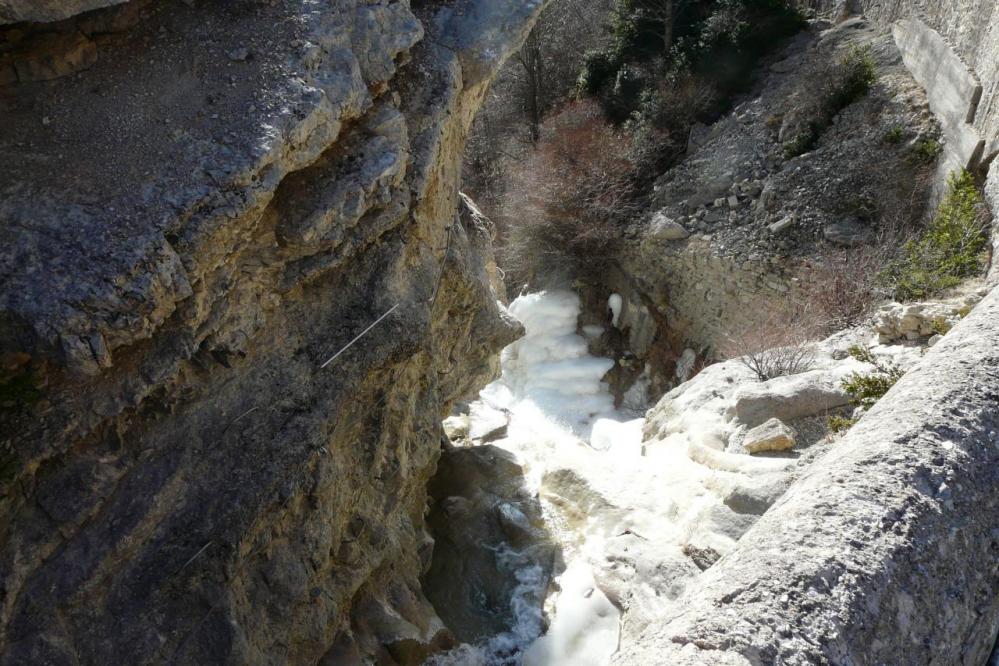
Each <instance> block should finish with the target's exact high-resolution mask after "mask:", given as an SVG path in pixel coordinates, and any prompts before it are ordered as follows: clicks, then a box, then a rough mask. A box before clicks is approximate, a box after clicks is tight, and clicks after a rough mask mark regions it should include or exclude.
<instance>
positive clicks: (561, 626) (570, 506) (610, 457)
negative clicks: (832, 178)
mask: <svg viewBox="0 0 999 666" xmlns="http://www.w3.org/2000/svg"><path fill="white" fill-rule="evenodd" d="M615 305H618V307H619V304H617V303H616V302H615V301H614V299H613V298H612V299H611V302H610V303H609V304H608V309H609V312H611V313H613V311H614V310H615ZM509 311H510V313H511V314H512V315H513V316H515V317H516V318H517V319H519V320H520V321H521V322H522V323H523V324H524V327H525V329H526V335H525V336H524V337H523V338H522V339H521V340H519V341H517V342H515V343H514V344H512V345H510V346H509V347H507V348H506V349H505V350H504V352H503V355H502V377H501V378H500V379H499V380H497V381H496V382H494V383H492V384H490V385H489V386H487V387H486V388H485V389H483V390H482V392H481V393H480V395H479V399H478V400H477V401H476V402H474V403H472V404H471V405H470V406H469V410H468V414H467V416H464V417H461V418H464V419H467V428H468V430H469V431H470V432H471V433H472V435H473V437H472V439H473V440H474V438H475V436H476V435H477V434H479V435H481V434H482V433H486V432H490V431H497V432H500V433H502V436H500V437H499V438H498V439H494V440H493V441H491V442H490V446H494V447H497V448H499V449H503V450H505V451H508V452H510V453H512V454H513V455H514V456H515V458H516V460H517V462H518V463H520V464H521V465H522V466H523V468H524V476H525V479H526V484H527V486H528V489H529V491H530V492H531V493H532V494H533V495H535V496H537V497H538V498H539V501H540V505H541V510H542V513H543V516H544V521H545V525H546V527H547V529H548V530H549V531H550V532H551V534H552V535H553V538H554V540H555V541H556V542H557V543H558V545H559V546H560V547H561V551H562V561H563V564H564V566H563V567H559V568H557V569H556V570H555V571H554V572H553V586H552V588H551V592H552V593H551V594H550V595H549V596H548V599H547V601H546V605H545V611H546V614H547V617H548V620H549V621H550V626H548V627H547V631H544V629H545V628H544V626H543V623H542V621H541V608H539V604H538V603H534V604H531V603H524V601H525V599H528V598H529V599H535V600H537V599H538V596H539V595H538V590H537V589H536V586H537V584H538V577H537V576H536V572H534V571H533V570H532V568H531V566H530V565H528V566H527V567H525V568H523V569H521V570H517V571H515V572H512V575H515V576H517V577H518V580H519V579H521V578H522V579H523V581H524V583H525V585H524V587H523V594H521V595H515V596H514V599H513V601H512V602H511V603H513V604H517V605H518V607H517V608H515V609H514V616H515V618H516V620H515V623H514V628H513V629H512V630H511V631H509V632H505V633H503V634H502V635H500V636H497V637H495V638H493V639H490V640H486V641H483V642H481V643H480V644H478V645H474V646H470V645H463V646H462V647H461V648H459V649H458V650H457V651H454V652H452V653H450V654H448V655H445V656H443V657H439V658H437V660H436V661H434V662H432V663H434V664H440V665H449V664H455V665H456V664H482V665H484V666H494V665H498V664H504V665H506V664H524V665H525V666H541V665H546V666H559V665H566V666H568V665H570V664H571V665H573V666H580V665H583V666H587V665H592V666H599V665H602V664H607V663H609V661H610V658H611V656H612V654H613V653H614V652H615V651H616V650H617V648H618V645H619V641H620V639H621V606H622V600H621V599H614V601H612V600H611V598H609V597H615V596H618V595H616V594H615V592H614V591H615V590H621V589H623V588H624V587H629V588H632V587H633V588H635V590H636V591H637V592H636V591H630V592H629V594H636V593H637V594H639V595H641V594H642V591H641V589H640V588H647V592H648V593H647V594H645V597H647V598H643V599H642V601H641V603H643V604H646V605H648V604H653V605H661V604H665V603H667V602H668V601H669V597H671V596H675V593H678V591H679V590H680V589H681V588H682V582H683V581H685V580H688V579H690V578H692V577H693V576H696V575H697V574H698V573H699V572H700V569H699V568H698V567H697V566H695V564H694V563H693V562H692V559H691V558H690V557H689V556H687V555H685V554H684V551H683V547H684V546H686V545H688V544H689V543H690V542H691V540H692V534H693V533H694V532H695V531H696V529H697V525H699V524H704V523H705V522H706V521H707V522H710V520H709V519H710V517H711V516H712V515H713V513H714V512H715V511H716V510H717V509H719V508H721V509H724V508H725V507H723V506H722V499H721V497H720V495H719V493H718V492H717V491H716V490H713V489H712V488H713V487H717V486H718V483H719V475H721V476H734V474H732V473H729V472H718V471H717V470H716V469H713V468H712V467H711V466H708V465H704V464H701V463H699V462H697V461H695V460H694V459H692V458H691V456H690V454H689V453H688V442H689V439H690V438H689V437H687V436H686V435H685V436H683V437H678V438H675V439H674V441H672V442H671V443H669V444H668V445H665V446H656V447H653V448H646V447H644V446H643V441H642V440H643V437H642V431H643V425H644V424H645V419H644V418H636V415H635V414H633V413H628V412H625V411H622V410H618V409H615V407H614V400H613V397H612V395H611V393H610V391H609V387H608V385H607V384H606V383H604V382H603V381H602V377H603V376H604V375H605V374H606V373H607V371H608V370H610V369H611V367H612V366H613V364H614V361H612V360H611V359H606V358H597V357H594V356H592V355H591V354H590V353H589V352H588V345H587V340H586V338H585V337H584V336H598V335H600V334H601V331H599V330H596V329H595V327H587V328H586V330H585V331H584V332H583V335H580V334H579V333H578V332H577V320H578V318H579V314H580V299H579V298H578V296H577V295H576V294H574V293H572V292H569V291H548V292H541V293H534V294H527V295H522V296H520V297H519V298H517V299H515V300H514V301H513V302H512V303H511V304H510V306H509ZM611 320H612V316H609V317H608V325H612V321H611ZM504 423H505V424H506V430H505V433H503V431H502V425H503V424H504ZM688 430H689V433H687V434H689V435H691V436H692V437H693V438H695V439H700V437H699V431H698V429H697V427H690V428H689V429H688ZM740 458H745V461H746V464H747V467H752V468H753V469H756V470H762V471H777V470H780V469H783V468H785V467H786V464H787V461H784V460H751V459H749V458H748V457H744V456H740ZM735 471H736V470H731V472H735ZM722 485H724V484H722ZM711 538H715V542H711ZM636 539H637V540H640V541H641V542H642V544H641V548H640V549H633V551H637V550H641V551H642V553H641V554H639V553H634V555H635V556H637V557H638V558H639V559H638V560H637V561H636V560H635V559H633V556H631V555H627V554H626V552H627V551H628V545H627V543H628V542H629V541H631V540H636ZM720 541H725V543H719V542H720ZM728 543H730V540H729V537H725V536H723V535H715V536H714V537H709V538H708V540H707V545H709V546H711V547H712V548H714V549H715V550H716V551H718V552H724V551H725V550H726V549H727V547H728ZM619 551H620V552H619ZM688 552H689V551H688ZM501 560H502V561H503V562H506V563H508V562H509V559H506V560H503V558H499V559H498V560H497V561H501ZM663 572H665V574H664V573H663ZM532 583H533V584H534V586H535V587H531V584H532ZM667 588H671V589H672V590H673V594H670V593H669V592H667V593H666V595H665V596H662V594H663V592H662V590H663V589H667ZM542 597H543V595H542ZM633 603H634V601H633ZM543 631H544V633H542V632H543ZM511 641H512V642H511Z"/></svg>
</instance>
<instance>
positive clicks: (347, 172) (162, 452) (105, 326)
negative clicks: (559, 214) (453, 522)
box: [0, 0, 543, 664]
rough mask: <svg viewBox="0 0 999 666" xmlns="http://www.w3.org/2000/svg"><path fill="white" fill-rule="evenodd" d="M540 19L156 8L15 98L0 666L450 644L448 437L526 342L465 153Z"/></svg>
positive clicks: (405, 654) (516, 11) (0, 156)
mask: <svg viewBox="0 0 999 666" xmlns="http://www.w3.org/2000/svg"><path fill="white" fill-rule="evenodd" d="M15 4H16V3H15ZM31 4H32V6H33V7H35V8H36V9H39V10H41V9H44V8H45V7H46V6H48V5H53V6H54V4H55V3H48V4H45V3H43V4H42V5H39V4H38V3H31ZM59 4H60V5H64V6H65V8H68V9H69V10H70V11H76V10H78V9H80V8H83V6H82V5H81V3H59ZM13 6H14V5H12V4H11V3H0V7H2V8H3V10H5V11H6V13H0V17H2V20H11V17H12V18H13V19H15V20H20V19H23V18H30V19H32V20H42V19H46V20H47V19H49V18H59V17H56V16H44V17H43V16H40V15H38V16H36V15H34V14H32V15H23V14H20V13H11V12H12V11H13V10H11V9H10V8H11V7H13ZM17 6H20V5H17ZM542 6H543V3H541V2H537V1H535V0H523V1H522V2H521V1H518V2H511V3H503V7H502V8H499V7H497V6H496V3H492V2H488V1H485V0H455V1H454V2H450V3H421V4H419V5H417V6H414V7H410V6H409V3H406V2H393V3H390V2H361V1H355V0H337V1H336V2H333V3H328V4H317V3H312V2H304V1H301V2H286V3H276V4H275V3H257V2H249V1H246V2H240V3H200V2H199V3H188V4H184V3H161V4H157V5H150V6H149V7H148V8H147V9H145V10H144V13H143V14H142V16H141V20H140V21H138V22H137V23H136V24H135V25H134V26H133V27H132V28H131V29H129V30H127V31H125V32H120V33H114V34H110V33H109V34H107V35H104V36H103V37H101V39H99V40H98V41H97V50H98V52H97V54H96V56H97V57H96V58H95V59H93V62H92V63H91V65H90V67H89V69H86V70H85V71H81V72H79V73H77V74H76V75H74V76H71V77H65V78H63V79H60V80H59V81H57V82H55V83H25V82H20V83H12V84H10V85H8V86H7V87H5V88H4V89H3V90H2V94H0V104H2V105H3V116H4V132H3V139H2V142H0V161H2V162H3V164H4V165H5V167H4V169H3V170H2V173H0V362H2V365H0V368H2V370H0V372H2V374H0V388H2V395H0V397H2V400H0V410H2V411H0V419H2V427H0V432H2V437H0V440H2V441H0V446H2V452H0V453H2V466H0V475H2V478H0V580H2V581H3V583H2V587H0V662H2V663H5V664H6V663H9V664H20V663H53V664H56V663H58V664H63V663H66V664H68V663H114V662H119V663H133V664H139V663H223V662H224V663H241V664H255V663H316V662H321V663H329V664H334V663H335V664H340V663H354V661H356V660H358V659H364V660H378V661H379V663H414V662H418V661H419V660H420V659H422V658H423V656H425V655H426V653H427V652H428V651H429V650H432V649H435V648H437V647H444V646H446V645H447V644H448V643H449V640H450V639H449V633H448V632H447V630H446V628H445V627H444V626H443V624H442V623H441V622H440V620H439V619H438V618H437V617H436V615H435V613H434V612H433V609H432V608H431V607H430V605H429V603H428V602H427V601H426V599H425V597H424V596H423V594H422V592H421V590H420V586H419V576H420V574H421V572H422V571H423V568H424V565H425V564H426V563H427V562H425V561H421V558H420V557H419V553H421V552H425V551H426V549H427V545H428V542H427V537H426V535H425V533H424V530H423V514H424V508H425V505H426V498H427V496H426V484H427V481H428V479H429V478H430V477H431V475H432V473H433V470H434V467H435V463H436V460H437V457H438V455H439V442H440V435H441V426H440V420H441V418H442V417H443V416H444V415H445V414H446V413H447V411H448V408H449V405H450V403H451V402H452V401H454V400H456V399H458V398H460V397H462V396H464V395H465V394H467V393H468V392H469V391H470V390H473V389H474V388H475V387H477V386H478V385H480V384H481V383H483V382H484V381H485V380H486V379H488V378H490V377H491V376H492V375H493V374H494V372H495V370H496V361H495V353H496V351H497V350H498V349H500V348H501V347H502V346H503V345H505V344H507V343H509V342H510V341H511V340H512V339H514V337H515V336H516V335H517V333H518V327H517V326H516V324H515V323H513V322H512V321H511V320H509V319H508V318H506V317H505V316H503V315H501V313H500V311H499V309H498V308H497V306H496V297H497V296H496V294H495V293H494V291H493V290H492V289H491V288H490V272H489V269H488V265H489V264H490V262H491V260H492V259H491V249H490V240H491V234H492V230H491V228H490V226H489V225H488V222H487V221H485V220H484V218H482V217H481V216H479V215H477V214H475V213H474V211H472V210H471V209H469V208H467V207H466V208H465V209H464V210H463V212H462V213H461V214H460V215H459V214H458V213H457V212H456V210H457V203H458V184H459V183H458V181H459V172H460V171H459V170H460V157H461V152H462V150H463V144H464V139H465V136H466V133H467V131H468V127H469V124H470V122H471V120H472V116H473V114H474V113H475V111H476V109H477V108H478V106H479V104H480V103H481V101H482V98H483V96H484V95H485V93H486V90H487V87H488V85H489V81H490V77H491V76H492V74H493V73H494V72H495V71H496V69H497V68H498V67H499V65H500V64H501V63H502V61H503V60H504V58H505V57H506V56H507V55H508V54H509V53H510V51H511V50H512V49H514V48H516V46H517V45H518V44H519V42H520V40H521V39H522V38H523V36H524V34H525V31H526V30H527V29H528V28H529V26H530V25H531V23H532V21H533V19H534V17H535V16H536V14H537V13H538V12H539V11H540V10H541V8H542ZM128 8H129V5H125V6H124V7H123V8H120V9H109V10H104V11H106V12H112V14H109V15H105V16H104V18H106V19H108V20H110V21H112V22H113V19H114V16H115V15H114V14H113V12H116V11H127V10H128ZM501 9H502V11H501ZM87 17H88V19H89V18H93V15H87ZM71 20H74V21H75V20H77V19H71ZM74 25H75V24H74ZM15 27H16V29H18V30H21V31H22V32H23V33H24V34H25V35H26V36H28V37H30V36H31V35H32V34H34V33H33V31H36V30H41V29H43V28H40V27H38V26H33V25H20V26H15ZM44 30H46V31H52V30H53V28H52V27H50V26H47V27H45V28H44ZM54 30H55V31H54V32H52V34H71V33H72V30H69V29H66V30H63V31H62V32H60V30H61V28H60V29H54Z"/></svg>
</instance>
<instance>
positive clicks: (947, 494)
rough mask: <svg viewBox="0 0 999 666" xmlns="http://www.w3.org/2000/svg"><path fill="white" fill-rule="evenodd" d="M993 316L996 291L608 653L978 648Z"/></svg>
mask: <svg viewBox="0 0 999 666" xmlns="http://www.w3.org/2000/svg"><path fill="white" fill-rule="evenodd" d="M997 321H999V292H993V293H992V294H991V295H990V296H989V297H988V298H987V299H986V300H985V301H984V302H983V303H982V304H981V305H980V306H979V307H978V308H977V309H976V310H975V311H974V312H973V313H972V314H971V315H970V316H969V317H968V318H967V319H965V320H964V321H963V322H962V323H961V324H959V325H958V326H957V327H956V328H955V329H954V330H953V331H951V333H949V334H948V335H947V336H945V337H944V338H943V339H942V340H941V341H940V342H939V343H938V344H937V345H936V346H935V347H933V349H932V350H930V351H929V352H928V353H927V354H926V356H925V358H924V359H923V360H922V362H921V363H920V364H919V365H917V366H916V368H915V369H914V370H912V371H911V372H910V373H909V374H908V375H906V376H905V377H904V378H903V379H902V380H901V381H900V382H899V383H898V384H897V385H896V386H895V387H894V388H893V389H892V390H891V391H890V392H889V393H888V395H886V396H885V397H884V398H883V399H882V400H881V401H880V402H879V403H878V404H877V405H876V406H875V407H874V409H872V410H871V411H870V412H869V413H868V414H866V415H865V416H864V418H863V419H862V420H861V421H860V423H859V424H858V425H857V426H855V427H854V428H853V429H852V430H851V431H850V432H849V434H847V435H846V437H844V438H843V439H842V440H841V441H840V442H839V443H837V444H836V446H834V447H833V448H832V449H831V450H830V451H829V452H828V453H826V454H825V455H824V456H823V457H822V458H820V459H818V460H817V461H815V462H814V463H813V464H812V465H811V466H810V467H809V468H807V470H806V471H805V472H804V474H803V476H802V478H800V479H799V480H798V481H797V482H796V483H795V484H793V485H792V486H791V488H790V489H789V490H788V491H787V493H786V494H785V495H784V496H783V497H782V498H781V499H780V500H779V501H778V502H777V504H776V505H775V506H774V507H773V508H772V509H771V510H770V511H768V512H767V513H766V514H765V515H764V516H763V518H762V519H760V521H759V522H758V523H756V525H755V526H754V527H753V528H751V529H750V530H749V532H748V533H747V534H746V535H745V536H744V537H743V538H742V539H741V541H740V542H739V545H738V546H737V547H736V549H735V550H734V551H733V552H731V553H729V554H728V555H726V556H725V557H724V558H722V559H721V560H719V561H718V562H717V563H716V564H715V565H714V566H713V567H712V568H710V569H708V570H707V571H706V572H705V573H704V574H703V576H702V577H701V578H700V580H699V581H698V585H697V586H696V587H692V588H690V589H689V590H688V593H687V594H686V595H685V596H684V597H682V598H681V599H680V600H679V601H678V603H677V604H676V606H675V607H673V608H671V609H670V610H669V611H668V613H667V616H666V617H665V618H664V619H663V623H662V624H661V625H659V626H656V627H650V628H649V629H648V630H647V631H646V633H645V634H644V635H643V636H642V637H641V639H640V640H638V641H636V642H635V643H634V644H633V645H630V646H626V647H625V649H624V650H622V652H620V653H619V654H618V655H617V657H616V663H620V664H629V665H630V664H661V663H670V664H705V665H707V664H711V665H716V664H754V665H756V664H777V663H780V664H924V663H925V664H968V665H969V666H970V665H971V664H982V663H985V660H986V659H987V658H988V655H989V654H990V651H991V650H992V647H993V644H994V642H995V636H996V633H997V630H999V596H997V595H996V590H997V589H999V571H997V570H996V568H995V566H992V564H993V563H994V562H995V552H996V549H997V548H999V535H997V532H996V529H995V526H996V525H997V524H999V495H997V494H996V493H995V488H996V486H997V484H999V395H997V392H996V387H997V386H999V357H997V355H996V349H999V327H997V326H996V322H997Z"/></svg>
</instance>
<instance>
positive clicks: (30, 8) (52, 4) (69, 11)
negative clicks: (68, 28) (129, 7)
mask: <svg viewBox="0 0 999 666" xmlns="http://www.w3.org/2000/svg"><path fill="white" fill-rule="evenodd" d="M125 2H128V0H0V25H3V24H4V23H18V22H20V21H31V22H43V21H62V20H63V19H68V18H70V17H72V16H76V15H77V14H82V13H83V12H89V11H91V10H93V9H100V8H102V7H110V6H112V5H120V4H124V3H125Z"/></svg>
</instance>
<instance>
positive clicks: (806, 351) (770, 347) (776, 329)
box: [719, 299, 817, 382]
mask: <svg viewBox="0 0 999 666" xmlns="http://www.w3.org/2000/svg"><path fill="white" fill-rule="evenodd" d="M751 311H754V312H758V313H761V316H760V319H759V323H757V324H756V325H755V326H750V327H747V328H745V329H743V330H741V331H739V332H737V333H734V334H732V335H730V336H729V337H728V339H727V340H726V341H725V343H724V345H722V348H721V349H720V350H719V351H720V352H721V354H722V355H723V356H724V357H726V358H737V359H738V361H739V362H740V363H742V365H744V366H746V367H747V368H749V369H750V370H752V371H753V373H754V374H755V375H756V378H757V379H759V380H760V381H761V382H765V381H767V380H770V379H774V378H775V377H785V376H788V375H797V374H800V373H802V372H807V371H809V370H811V369H812V367H813V366H814V364H815V350H814V345H813V344H812V340H814V339H815V335H816V332H817V326H816V324H815V322H814V318H813V316H812V314H811V311H810V309H809V308H807V307H803V304H801V303H795V302H792V301H791V300H790V299H789V300H786V301H783V302H778V303H774V302H772V301H767V300H759V301H757V302H755V303H753V304H752V308H751Z"/></svg>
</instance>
